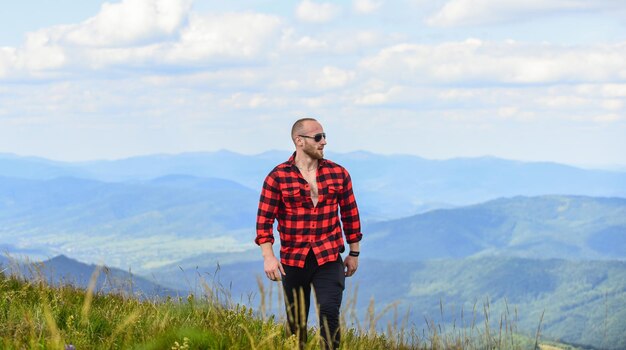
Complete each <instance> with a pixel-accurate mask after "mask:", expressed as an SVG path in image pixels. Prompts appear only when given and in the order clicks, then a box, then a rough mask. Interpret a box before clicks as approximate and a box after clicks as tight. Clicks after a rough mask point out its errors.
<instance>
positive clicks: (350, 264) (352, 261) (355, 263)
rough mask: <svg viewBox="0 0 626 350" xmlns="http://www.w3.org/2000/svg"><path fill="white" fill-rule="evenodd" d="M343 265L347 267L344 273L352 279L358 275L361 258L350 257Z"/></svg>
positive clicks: (347, 257)
mask: <svg viewBox="0 0 626 350" xmlns="http://www.w3.org/2000/svg"><path fill="white" fill-rule="evenodd" d="M343 265H344V266H345V271H344V273H345V274H346V277H350V276H352V275H354V274H355V273H356V269H357V268H358V267H359V258H358V257H356V256H350V255H348V256H346V259H345V260H344V261H343Z"/></svg>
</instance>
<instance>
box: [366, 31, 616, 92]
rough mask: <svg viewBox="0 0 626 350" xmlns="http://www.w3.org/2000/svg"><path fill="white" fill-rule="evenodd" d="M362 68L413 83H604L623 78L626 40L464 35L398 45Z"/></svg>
mask: <svg viewBox="0 0 626 350" xmlns="http://www.w3.org/2000/svg"><path fill="white" fill-rule="evenodd" d="M361 67H362V68H364V69H366V70H368V71H370V72H371V73H374V74H376V75H377V76H383V77H386V79H397V80H401V81H404V80H406V81H413V82H415V83H417V84H427V83H460V82H462V83H471V84H479V85H480V84H482V85H485V84H487V85H488V84H500V83H511V84H536V83H557V82H563V81H565V82H580V81H583V82H584V81H588V82H596V81H598V82H604V81H612V80H615V79H617V80H623V79H626V43H622V44H614V45H596V46H587V47H567V46H557V45H548V44H524V43H516V42H512V41H510V42H505V43H499V42H483V41H480V40H476V39H469V40H466V41H463V42H448V43H441V44H437V45H432V46H429V45H417V44H399V45H394V46H391V47H388V48H385V49H383V50H381V51H380V52H379V53H378V54H376V55H374V56H372V57H369V58H366V59H364V60H362V61H361Z"/></svg>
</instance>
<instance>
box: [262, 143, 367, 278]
mask: <svg viewBox="0 0 626 350" xmlns="http://www.w3.org/2000/svg"><path fill="white" fill-rule="evenodd" d="M294 159H295V153H294V154H293V155H292V156H291V158H289V160H288V161H286V162H284V163H282V164H280V165H278V166H277V167H275V168H274V170H272V171H271V172H270V173H269V175H267V177H266V178H265V182H264V183H263V190H262V191H261V199H260V200H259V211H258V213H257V223H256V231H257V235H256V239H255V242H256V244H259V245H260V244H263V243H267V242H270V243H272V244H274V234H273V233H272V227H273V225H274V220H275V219H278V232H279V233H280V242H281V246H280V261H281V263H283V264H284V265H289V266H296V267H304V261H305V259H306V256H307V254H308V253H309V250H310V249H313V253H314V254H315V258H316V259H317V263H318V264H319V265H322V264H325V263H327V262H330V261H335V260H337V258H338V257H339V253H340V252H343V251H344V250H345V248H344V243H343V236H342V234H341V226H340V225H339V215H338V209H339V210H340V213H341V223H342V226H343V232H344V233H345V235H346V240H347V241H348V243H355V242H358V241H360V240H361V236H362V234H361V223H360V220H359V210H358V208H357V205H356V201H355V199H354V194H353V193H352V180H351V179H350V174H348V171H346V169H345V168H343V167H342V166H340V165H338V164H336V163H333V162H331V161H329V160H326V159H321V160H320V161H319V164H318V168H317V190H318V193H319V199H318V203H317V206H313V201H312V200H311V188H310V186H309V184H308V183H307V181H306V180H305V179H304V178H303V177H302V175H301V174H300V171H299V170H298V168H297V167H296V164H295V162H294Z"/></svg>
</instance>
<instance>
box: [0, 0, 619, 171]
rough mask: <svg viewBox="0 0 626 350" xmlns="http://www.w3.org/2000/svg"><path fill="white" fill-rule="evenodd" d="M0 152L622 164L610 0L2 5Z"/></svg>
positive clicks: (615, 9) (31, 0) (613, 2)
mask: <svg viewBox="0 0 626 350" xmlns="http://www.w3.org/2000/svg"><path fill="white" fill-rule="evenodd" d="M0 28H1V30H0V152H6V153H16V154H20V155H36V156H42V157H47V158H52V159H59V160H70V161H76V160H90V159H117V158H123V157H129V156H134V155H141V154H151V153H180V152H189V151H214V150H219V149H229V150H232V151H236V152H241V153H246V154H255V153H261V152H264V151H267V150H271V149H281V150H287V149H291V148H292V145H291V141H290V140H289V137H288V134H289V129H290V127H291V124H292V123H293V121H294V120H295V119H297V118H298V117H302V116H314V117H316V118H318V119H319V120H320V121H321V122H322V124H323V125H324V127H325V131H326V132H327V134H328V143H329V144H328V146H327V149H328V150H332V151H336V152H349V151H354V150H367V151H371V152H375V153H383V154H391V153H403V154H416V155H420V156H423V157H426V158H436V159H446V158H453V157H474V156H483V155H492V156H497V157H502V158H509V159H518V160H540V161H556V162H561V163H568V164H576V165H583V166H590V167H625V166H626V152H625V150H626V2H623V1H617V0H597V1H586V0H585V1H583V0H541V1H540V0H510V1H502V0H428V1H427V0H398V1H389V0H353V1H332V2H330V1H328V2H322V1H308V0H307V1H269V0H252V1H237V0H235V1H201V0H196V1H191V0H122V1H99V0H84V1H79V2H77V1H69V0H57V1H44V0H40V1H36V0H22V1H19V2H18V1H16V2H10V3H7V4H4V5H3V11H2V12H1V13H0Z"/></svg>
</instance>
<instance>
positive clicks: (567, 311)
mask: <svg viewBox="0 0 626 350" xmlns="http://www.w3.org/2000/svg"><path fill="white" fill-rule="evenodd" d="M289 156H290V153H289V152H267V153H263V154H260V155H255V156H247V155H240V154H235V153H231V152H228V151H220V152H213V153H188V154H180V155H154V156H145V157H135V158H129V159H123V160H117V161H93V162H80V163H65V162H56V161H49V160H45V159H40V158H32V157H18V156H13V155H0V248H1V249H2V250H3V251H6V252H8V253H10V254H12V255H13V256H17V257H19V256H29V257H31V258H35V259H40V260H46V259H49V258H53V257H55V256H57V255H59V254H64V255H66V256H68V257H69V258H72V259H77V260H79V261H82V262H84V263H86V264H87V265H84V264H82V263H80V262H78V261H75V260H72V259H69V258H67V257H62V258H54V259H52V260H51V261H49V262H48V263H49V264H51V265H54V266H57V265H55V264H57V263H59V262H63V264H61V265H62V266H66V267H67V266H69V267H68V268H67V271H68V273H70V274H71V271H73V270H74V272H75V273H76V274H82V275H84V274H86V271H87V270H90V269H92V268H93V266H89V264H98V263H104V264H106V265H107V266H110V267H119V268H121V270H128V269H132V271H133V272H134V273H137V274H139V275H143V276H150V278H148V279H147V281H148V282H149V283H147V284H145V287H144V288H146V289H151V290H155V289H158V290H162V291H163V290H170V291H180V290H183V291H185V290H187V291H189V290H191V289H194V288H195V287H193V286H194V285H195V286H197V283H196V282H193V281H197V279H198V277H199V276H203V277H208V278H209V279H217V280H218V281H219V282H220V283H223V284H224V285H226V286H228V288H229V290H230V291H231V292H232V293H233V296H234V297H235V298H237V297H242V296H245V295H247V296H250V298H249V300H248V301H251V302H258V300H257V299H255V297H253V296H252V295H254V293H255V291H256V290H257V288H258V287H257V280H256V277H257V276H258V275H260V273H261V269H262V265H261V264H260V261H259V252H258V248H257V247H256V246H254V244H253V243H252V240H253V239H254V235H255V231H254V226H255V218H256V207H257V201H258V196H259V191H260V187H261V183H262V181H263V178H264V177H265V175H266V174H267V173H268V172H269V171H270V170H271V169H272V168H273V167H274V166H275V165H276V164H278V163H280V162H283V161H285V160H286V159H287V158H288V157H289ZM327 156H328V158H329V159H332V160H334V161H336V162H338V163H340V164H342V165H344V166H345V167H346V168H347V169H348V170H349V171H350V173H351V175H352V178H353V182H354V188H355V193H356V196H357V201H358V203H359V207H360V209H361V215H362V219H363V222H364V240H363V243H362V247H363V252H364V254H363V255H364V256H363V258H362V259H361V264H362V267H361V269H360V274H358V276H356V277H355V278H353V279H351V281H350V284H351V285H352V286H356V285H360V286H361V287H360V289H359V293H360V294H361V300H360V303H359V304H358V305H359V307H360V308H361V309H365V308H366V307H367V302H368V300H369V299H368V298H370V297H374V298H375V299H376V302H377V304H378V305H381V307H382V306H383V305H385V304H387V303H391V302H394V301H401V303H402V305H404V307H410V308H411V309H412V310H415V313H414V314H413V316H412V317H413V318H412V319H411V320H412V322H415V323H416V324H421V322H422V321H423V319H424V318H423V316H424V315H432V314H433V313H434V312H435V311H436V309H437V307H438V305H439V301H440V298H444V299H446V301H449V302H450V303H451V305H450V307H451V308H457V309H458V308H459V307H461V306H462V307H464V308H467V307H469V304H471V303H473V302H475V301H482V300H484V299H485V298H486V297H489V298H490V300H492V301H494V304H499V305H501V304H502V303H504V300H505V299H506V300H508V301H509V302H510V303H512V304H514V305H515V306H516V307H519V309H520V315H521V316H520V327H521V328H522V329H521V330H523V331H529V330H530V329H533V328H534V329H535V330H536V327H537V324H536V323H537V322H538V315H540V312H541V310H542V309H545V310H546V312H547V313H548V310H549V314H546V331H547V333H546V334H547V335H548V334H549V335H551V336H553V337H555V338H561V339H565V340H567V341H568V342H573V343H581V344H588V345H594V346H597V347H605V348H615V349H618V348H620V347H623V346H626V345H624V344H623V343H620V339H621V338H620V336H619V334H624V333H626V322H623V321H621V320H623V319H626V318H623V317H622V316H623V315H624V312H626V306H625V305H626V303H624V302H623V301H625V300H626V285H625V284H624V276H625V275H626V272H625V271H626V268H625V265H624V259H626V173H625V172H619V171H601V170H587V169H580V168H576V167H571V166H566V165H560V164H555V163H527V162H519V161H510V160H504V159H497V158H491V157H482V158H465V159H451V160H427V159H423V158H420V157H415V156H407V155H394V156H383V155H376V154H371V153H366V152H354V153H348V154H332V153H331V154H327ZM549 259H556V260H549ZM585 262H589V263H588V264H587V263H585ZM0 263H1V261H0ZM64 271H65V270H64ZM136 278H140V277H136ZM190 281H192V282H190ZM142 283H143V282H142ZM390 285H393V286H395V287H394V288H389V286H390ZM363 286H367V288H363ZM146 292H149V290H147V291H146ZM196 292H197V290H196ZM251 293H252V294H251ZM603 298H604V299H603ZM243 299H246V298H243ZM244 301H245V300H244ZM548 305H552V306H551V307H548ZM602 305H605V306H606V305H610V306H611V308H612V310H613V312H612V313H611V314H610V315H606V313H605V314H604V315H605V316H602V315H603V314H601V313H599V312H598V311H597V309H598V308H599V307H601V306H602ZM498 307H499V306H498ZM494 308H495V309H494V312H496V313H498V312H500V311H501V309H497V307H495V306H494ZM465 310H466V311H467V309H465ZM618 316H619V317H618ZM603 317H604V319H603ZM452 320H453V319H452V318H446V321H452ZM594 324H602V325H604V326H603V327H604V329H599V330H598V332H599V333H594V334H581V332H579V331H577V330H579V328H577V327H589V325H594ZM596 328H597V327H596ZM585 329H588V328H585ZM620 332H621V333H620ZM598 334H604V335H603V336H600V335H598ZM606 334H608V335H606Z"/></svg>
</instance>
